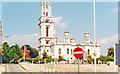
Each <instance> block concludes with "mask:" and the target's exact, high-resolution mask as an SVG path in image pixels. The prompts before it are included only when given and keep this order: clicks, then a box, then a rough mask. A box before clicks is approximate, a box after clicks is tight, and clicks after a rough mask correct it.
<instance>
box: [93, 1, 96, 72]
mask: <svg viewBox="0 0 120 74" xmlns="http://www.w3.org/2000/svg"><path fill="white" fill-rule="evenodd" d="M93 5H94V53H95V43H96V32H95V0H94V4H93ZM94 64H95V74H96V55H94Z"/></svg>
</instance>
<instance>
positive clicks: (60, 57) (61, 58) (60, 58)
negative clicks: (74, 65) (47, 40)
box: [58, 56, 66, 62]
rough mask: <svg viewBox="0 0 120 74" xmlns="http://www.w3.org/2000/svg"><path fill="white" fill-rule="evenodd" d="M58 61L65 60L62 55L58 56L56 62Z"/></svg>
mask: <svg viewBox="0 0 120 74" xmlns="http://www.w3.org/2000/svg"><path fill="white" fill-rule="evenodd" d="M60 61H66V60H65V59H64V58H63V57H62V56H59V59H58V62H60Z"/></svg>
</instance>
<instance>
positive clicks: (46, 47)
mask: <svg viewBox="0 0 120 74" xmlns="http://www.w3.org/2000/svg"><path fill="white" fill-rule="evenodd" d="M38 26H39V39H38V40H39V44H40V45H39V47H38V48H39V50H40V52H39V55H40V57H41V58H42V53H43V52H44V51H46V52H47V54H48V56H51V57H52V58H57V59H58V58H59V56H62V57H63V58H64V59H66V60H67V61H68V62H69V63H73V62H74V60H75V57H74V56H73V50H74V49H75V48H77V47H80V48H82V49H83V50H84V55H83V60H87V56H89V55H91V56H92V57H93V58H94V56H93V55H92V53H94V43H92V42H91V40H90V37H89V33H88V32H85V33H84V43H80V44H78V43H76V42H75V39H74V38H70V36H69V32H68V31H67V30H66V31H65V32H64V39H63V42H58V40H57V38H56V37H55V30H54V17H53V16H52V4H51V1H49V2H46V1H45V2H43V1H41V17H40V18H39V24H38ZM95 52H96V53H97V55H96V58H97V57H100V44H96V47H95Z"/></svg>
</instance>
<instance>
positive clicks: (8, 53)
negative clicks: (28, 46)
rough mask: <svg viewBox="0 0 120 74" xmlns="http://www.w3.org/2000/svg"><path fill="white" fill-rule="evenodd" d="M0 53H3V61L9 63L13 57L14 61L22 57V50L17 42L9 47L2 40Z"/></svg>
mask: <svg viewBox="0 0 120 74" xmlns="http://www.w3.org/2000/svg"><path fill="white" fill-rule="evenodd" d="M2 53H3V54H4V56H3V57H2V61H3V63H10V62H11V61H12V60H13V59H14V61H15V62H16V61H17V60H18V59H19V58H21V57H22V52H21V50H20V48H19V46H18V45H17V44H15V45H13V46H11V47H9V45H8V43H7V42H4V43H3V51H2Z"/></svg>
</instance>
